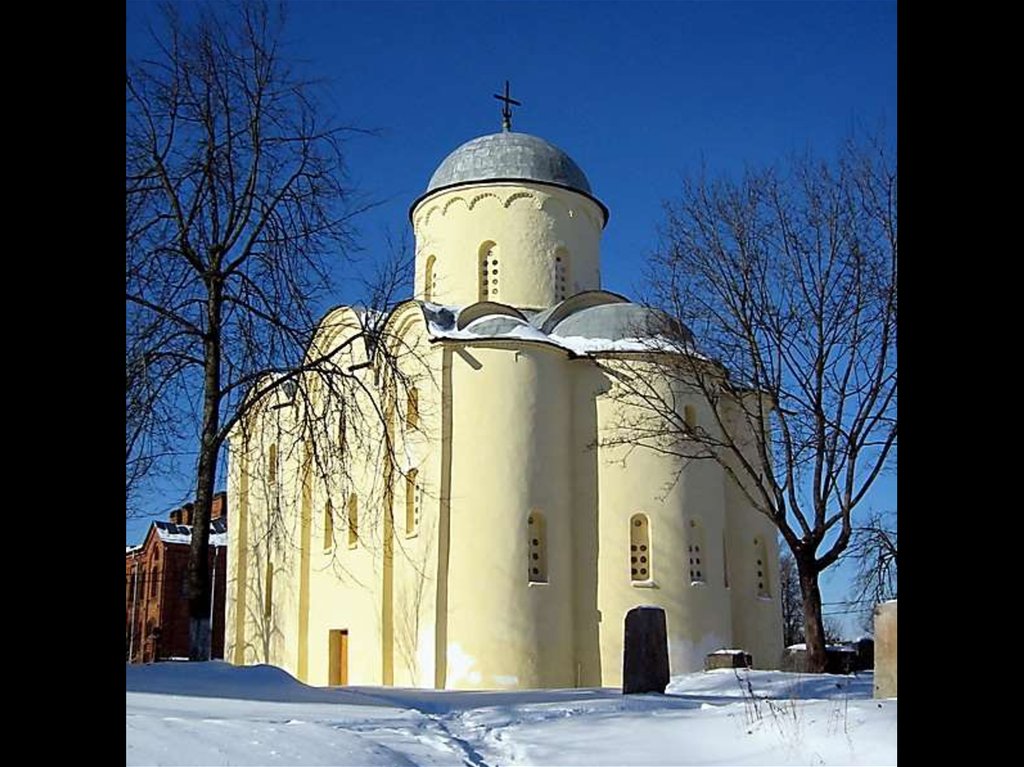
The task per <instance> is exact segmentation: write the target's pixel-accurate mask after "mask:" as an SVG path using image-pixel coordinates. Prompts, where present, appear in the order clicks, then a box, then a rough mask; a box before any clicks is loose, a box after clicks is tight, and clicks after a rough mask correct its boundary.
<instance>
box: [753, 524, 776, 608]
mask: <svg viewBox="0 0 1024 767" xmlns="http://www.w3.org/2000/svg"><path fill="white" fill-rule="evenodd" d="M754 556H755V557H756V558H757V563H756V564H757V569H756V570H754V572H756V573H757V595H758V596H759V597H770V596H771V595H772V591H771V584H770V583H769V582H768V548H767V546H765V543H764V539H762V538H755V539H754Z"/></svg>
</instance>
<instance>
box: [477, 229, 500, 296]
mask: <svg viewBox="0 0 1024 767" xmlns="http://www.w3.org/2000/svg"><path fill="white" fill-rule="evenodd" d="M479 262H480V293H479V299H480V300H481V301H488V300H490V301H497V300H498V246H497V245H496V244H495V243H494V242H492V241H491V240H487V242H485V243H484V244H483V245H481V246H480V258H479Z"/></svg>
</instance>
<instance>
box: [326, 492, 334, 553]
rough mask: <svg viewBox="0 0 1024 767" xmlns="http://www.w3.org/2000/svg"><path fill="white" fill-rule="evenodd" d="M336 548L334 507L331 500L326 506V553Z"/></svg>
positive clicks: (328, 500)
mask: <svg viewBox="0 0 1024 767" xmlns="http://www.w3.org/2000/svg"><path fill="white" fill-rule="evenodd" d="M333 546H334V505H333V504H332V503H331V499H330V498H328V499H327V503H326V504H324V551H327V550H329V549H331V548H332V547H333Z"/></svg>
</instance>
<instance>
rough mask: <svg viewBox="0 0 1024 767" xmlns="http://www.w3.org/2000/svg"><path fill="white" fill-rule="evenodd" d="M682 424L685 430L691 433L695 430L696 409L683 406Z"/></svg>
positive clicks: (691, 406) (690, 406)
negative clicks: (684, 425)
mask: <svg viewBox="0 0 1024 767" xmlns="http://www.w3.org/2000/svg"><path fill="white" fill-rule="evenodd" d="M683 422H684V423H685V424H686V428H687V429H689V430H690V431H693V430H694V429H696V428H697V408H695V407H694V406H693V405H684V406H683Z"/></svg>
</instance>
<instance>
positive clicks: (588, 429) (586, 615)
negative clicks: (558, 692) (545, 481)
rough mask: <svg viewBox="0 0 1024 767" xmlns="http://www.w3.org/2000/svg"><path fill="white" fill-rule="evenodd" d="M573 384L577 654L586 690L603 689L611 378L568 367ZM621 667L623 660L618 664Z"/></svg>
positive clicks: (580, 363)
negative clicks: (601, 592) (604, 484)
mask: <svg viewBox="0 0 1024 767" xmlns="http://www.w3.org/2000/svg"><path fill="white" fill-rule="evenodd" d="M567 369H568V371H569V372H570V381H571V383H572V398H573V408H572V415H573V417H572V472H573V474H572V496H573V499H572V502H573V527H572V537H573V540H572V542H573V552H572V556H573V576H574V578H573V597H574V604H573V616H574V633H573V650H574V654H575V661H576V669H575V670H576V677H577V680H578V685H579V686H581V687H599V686H601V685H602V684H604V681H603V680H604V677H603V674H602V656H601V642H600V633H601V630H602V629H603V628H605V627H604V626H603V622H604V617H603V616H602V614H601V612H600V610H599V608H598V583H597V572H598V543H599V540H600V536H599V524H598V522H599V519H598V514H597V513H596V511H597V509H598V498H599V490H598V460H599V458H600V457H601V453H600V451H599V449H598V448H597V446H596V445H595V444H594V443H595V438H596V435H597V397H598V396H599V395H601V394H604V393H605V392H607V391H608V388H609V385H610V383H609V380H608V377H607V376H606V375H605V374H604V372H602V371H601V370H600V369H599V368H598V367H597V366H596V365H594V364H593V363H591V362H590V361H589V360H585V359H576V360H570V361H569V362H568V363H567ZM615 663H616V665H618V664H620V663H621V659H619V660H618V661H615Z"/></svg>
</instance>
